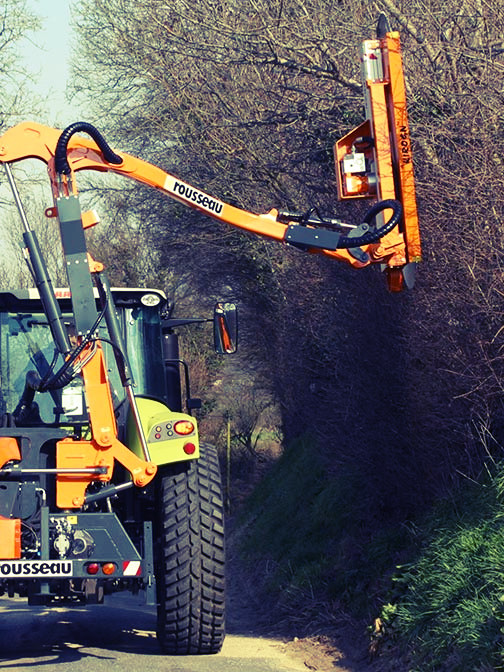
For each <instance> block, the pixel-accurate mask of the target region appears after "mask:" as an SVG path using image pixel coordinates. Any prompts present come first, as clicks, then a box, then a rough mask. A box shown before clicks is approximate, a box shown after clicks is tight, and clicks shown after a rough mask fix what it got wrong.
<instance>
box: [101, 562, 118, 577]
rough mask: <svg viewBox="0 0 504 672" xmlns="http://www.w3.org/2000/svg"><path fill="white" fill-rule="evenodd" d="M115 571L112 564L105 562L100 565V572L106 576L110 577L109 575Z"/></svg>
mask: <svg viewBox="0 0 504 672" xmlns="http://www.w3.org/2000/svg"><path fill="white" fill-rule="evenodd" d="M115 570H116V566H115V564H114V563H113V562H105V563H103V565H102V572H103V573H104V574H106V575H107V576H110V574H113V573H114V572H115Z"/></svg>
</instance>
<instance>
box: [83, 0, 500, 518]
mask: <svg viewBox="0 0 504 672" xmlns="http://www.w3.org/2000/svg"><path fill="white" fill-rule="evenodd" d="M381 10H384V11H386V12H387V14H388V16H389V19H390V22H391V25H392V28H393V29H398V30H400V32H401V36H402V43H403V53H404V60H405V67H406V79H407V89H408V95H409V109H410V121H411V127H412V135H413V144H414V157H415V166H416V176H417V193H418V201H419V210H420V219H421V228H422V232H423V241H424V257H425V260H426V263H425V266H424V267H423V268H422V269H421V271H420V275H419V282H418V284H417V288H416V289H415V290H414V293H413V294H412V295H411V297H404V298H397V297H396V298H395V299H391V298H390V297H388V296H386V294H385V292H384V291H383V290H382V289H381V285H380V284H379V283H380V280H379V279H378V278H377V277H376V276H375V275H374V274H370V273H367V272H362V273H361V274H358V273H356V272H354V271H349V272H347V270H346V269H341V268H335V267H334V265H330V262H328V261H326V260H319V259H313V258H310V259H306V258H305V257H301V256H299V255H297V253H289V252H288V251H285V250H282V249H280V248H278V247H276V248H275V247H274V246H272V245H270V244H268V243H264V242H261V241H257V240H252V239H249V238H247V237H244V236H241V235H234V234H233V233H230V232H227V231H225V230H224V229H223V228H222V227H218V226H216V225H215V224H213V223H212V224H208V223H207V221H206V220H203V219H201V217H200V216H198V215H195V214H193V213H192V212H189V211H185V210H182V209H181V206H178V205H175V206H172V205H167V201H166V200H162V199H161V197H159V198H158V197H152V196H151V195H149V196H146V194H145V193H144V192H143V191H142V192H140V191H135V192H134V193H133V194H130V195H129V197H128V199H127V200H124V201H123V204H124V207H125V208H128V209H129V208H132V209H134V211H135V212H136V213H137V214H138V217H139V221H140V222H141V227H142V229H141V230H142V231H143V233H144V234H145V240H146V241H148V242H149V244H151V245H152V246H153V247H156V248H157V249H159V250H160V253H161V257H160V258H161V259H163V260H168V259H173V262H174V264H175V265H178V266H179V268H181V267H184V269H185V270H187V269H188V268H191V269H197V268H198V269H200V270H198V271H196V272H195V281H194V282H195V286H197V287H204V286H211V283H214V284H217V285H218V284H219V283H220V284H222V283H223V278H225V281H226V282H227V283H230V284H232V286H233V288H234V289H235V291H237V292H239V293H240V294H241V295H242V296H243V297H244V299H246V301H247V302H248V305H249V306H253V308H254V329H255V333H256V342H257V346H258V347H259V348H260V350H261V353H262V357H263V358H264V359H265V360H266V361H267V362H268V363H269V369H268V371H269V374H270V375H271V377H272V379H273V381H274V385H275V387H276V390H277V393H278V395H279V398H280V400H281V403H282V409H283V413H284V424H285V427H286V430H287V435H288V436H292V435H294V434H296V433H299V432H300V431H305V430H306V429H307V428H309V430H310V431H311V432H312V433H313V434H316V435H317V437H318V438H319V440H320V442H321V444H322V445H324V446H326V447H327V450H328V452H329V453H331V455H334V458H333V459H334V460H335V461H337V462H338V463H345V462H351V461H354V460H356V459H358V460H360V463H361V464H362V465H363V467H362V468H363V470H364V471H365V472H366V473H367V474H368V477H369V481H370V482H371V483H373V487H374V492H375V493H377V495H376V496H377V500H378V501H380V507H382V505H383V508H387V505H386V504H385V503H384V502H386V501H387V500H390V499H391V498H395V500H396V503H397V501H402V502H403V503H404V506H406V507H408V506H410V507H414V506H416V505H417V504H419V503H421V502H422V501H423V499H424V497H426V496H430V495H431V494H432V492H434V491H435V490H436V489H437V488H439V487H440V484H443V483H446V481H449V480H450V479H451V478H452V477H454V476H455V475H456V474H457V473H458V472H459V471H464V472H466V473H469V472H471V473H473V472H474V471H477V469H478V466H479V465H481V460H482V459H484V454H483V452H480V453H478V448H477V445H476V443H475V442H474V441H473V438H474V437H473V431H472V428H473V427H474V423H473V419H475V418H478V417H485V418H488V417H491V419H492V420H491V422H492V423H493V426H492V428H491V429H492V431H493V435H494V436H495V437H496V440H497V442H496V443H495V444H493V445H494V447H495V446H497V445H498V442H499V441H501V440H502V437H503V436H504V406H503V403H502V384H501V381H502V379H503V373H504V371H503V364H504V360H503V354H502V348H503V341H502V339H503V337H504V330H503V329H502V318H503V312H504V311H503V309H502V296H503V295H504V287H503V286H502V279H503V277H504V275H503V269H502V253H503V242H504V238H503V224H504V212H503V203H504V201H503V200H502V199H501V198H500V194H501V193H502V187H503V180H504V164H503V162H502V156H503V155H504V146H503V145H504V136H503V133H502V127H503V113H502V86H501V83H502V75H503V68H504V45H503V41H502V35H503V29H504V8H503V7H502V4H501V3H493V4H492V3H489V2H484V1H483V0H476V2H469V1H468V0H462V2H460V1H457V2H455V0H449V1H448V2H445V3H440V2H436V1H433V2H425V1H424V0H376V2H375V3H371V4H370V3H367V4H363V3H360V2H357V0H350V1H349V2H341V3H340V2H338V3H328V2H324V1H322V0H278V1H277V2H271V1H269V2H266V0H246V1H245V2H238V1H237V0H235V1H233V0H229V1H224V0H213V1H212V2H210V0H208V1H202V2H198V3H190V2H189V1H186V0H177V1H176V2H170V3H168V2H165V1H164V0H146V1H145V2H142V3H137V2H133V0H107V2H105V0H85V2H83V3H82V5H81V9H80V10H79V13H78V15H77V16H76V21H77V25H78V27H79V29H80V31H81V34H82V36H83V38H84V39H83V40H82V43H83V44H85V45H87V46H86V49H87V52H86V51H84V52H82V53H81V54H80V56H79V58H80V60H79V61H78V62H77V61H76V68H77V74H78V75H79V74H80V81H79V82H78V84H79V87H80V88H81V90H82V91H83V92H85V93H86V95H92V96H93V100H94V101H95V103H96V107H95V112H94V114H95V117H96V118H100V120H103V121H104V123H105V126H106V127H107V130H110V132H111V134H112V137H115V138H117V139H120V143H121V146H123V147H126V148H127V147H129V148H130V149H133V150H135V151H136V152H138V153H141V154H142V155H144V156H146V157H147V158H151V159H153V160H154V161H156V163H158V164H160V165H162V166H165V167H166V168H168V169H170V170H171V171H172V172H175V173H177V174H180V175H181V177H186V178H187V179H188V181H190V182H191V183H194V184H196V185H200V186H201V187H202V188H205V189H206V190H207V191H210V193H214V194H216V195H219V196H220V197H222V198H224V199H225V200H228V201H234V202H236V203H238V204H240V205H245V206H247V207H248V208H250V209H257V210H260V211H264V209H265V208H269V207H270V206H271V205H279V206H289V207H290V206H292V205H294V206H295V207H297V208H300V209H302V208H307V207H308V206H310V205H315V204H318V205H321V206H322V208H323V209H325V210H326V211H327V210H334V209H335V200H336V193H335V186H334V179H333V166H332V156H331V145H332V143H333V141H334V140H335V139H336V138H337V137H339V136H341V135H342V134H343V133H345V132H346V131H347V130H349V129H350V128H352V127H353V126H355V125H356V124H357V123H359V122H360V121H361V120H362V114H361V105H362V104H361V91H360V83H359V59H358V55H357V49H358V44H359V42H360V40H361V39H362V38H366V37H371V36H372V35H373V33H374V25H375V21H376V16H377V14H378V12H379V11H381ZM352 212H353V213H354V214H353V216H358V215H355V212H358V207H357V206H353V207H352ZM217 268H218V269H219V270H220V271H222V272H221V273H219V274H218V279H216V276H217V272H216V269H217ZM222 269H224V270H222ZM384 381H385V382H384ZM468 445H471V446H473V452H471V454H469V453H468V451H467V450H466V446H468ZM382 446H386V450H381V449H380V448H381V447H382ZM331 451H333V452H331ZM410 486H411V487H410ZM370 491H371V490H370ZM401 498H402V499H401ZM389 508H390V510H395V509H394V506H393V505H390V507H389Z"/></svg>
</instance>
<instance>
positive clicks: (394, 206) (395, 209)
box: [338, 199, 403, 248]
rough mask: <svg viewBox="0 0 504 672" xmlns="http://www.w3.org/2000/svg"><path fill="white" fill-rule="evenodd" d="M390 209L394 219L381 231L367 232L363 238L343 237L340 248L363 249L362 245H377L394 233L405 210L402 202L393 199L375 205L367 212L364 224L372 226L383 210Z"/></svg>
mask: <svg viewBox="0 0 504 672" xmlns="http://www.w3.org/2000/svg"><path fill="white" fill-rule="evenodd" d="M387 209H390V210H392V217H391V218H390V219H389V220H388V222H386V224H384V225H383V226H382V227H380V228H379V229H373V230H371V231H367V232H366V233H364V234H363V235H362V236H355V238H352V237H351V236H341V238H340V239H339V241H338V248H350V247H362V245H370V244H371V243H376V242H377V241H378V240H380V238H383V236H385V235H386V234H387V233H389V232H390V231H392V229H393V228H394V226H396V224H398V222H399V220H400V219H401V217H402V213H403V208H402V205H401V203H400V201H396V200H393V199H387V200H385V201H379V202H378V203H375V204H374V205H373V206H372V207H371V208H369V210H368V211H367V212H366V214H365V216H364V219H363V223H364V224H370V223H371V222H372V221H373V219H374V218H375V217H376V215H378V214H379V213H380V212H382V211H383V210H387Z"/></svg>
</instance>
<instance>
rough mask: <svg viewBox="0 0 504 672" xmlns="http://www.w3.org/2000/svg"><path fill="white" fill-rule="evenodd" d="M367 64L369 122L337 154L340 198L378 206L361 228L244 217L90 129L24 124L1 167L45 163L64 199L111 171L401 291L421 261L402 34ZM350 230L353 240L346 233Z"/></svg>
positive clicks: (391, 36) (371, 49) (6, 142)
mask: <svg viewBox="0 0 504 672" xmlns="http://www.w3.org/2000/svg"><path fill="white" fill-rule="evenodd" d="M363 63H364V67H363V78H364V85H365V89H366V109H367V119H366V121H365V122H364V123H363V124H361V125H360V126H359V127H358V128H357V129H355V130H354V131H352V132H351V133H349V134H348V135H346V136H345V137H344V138H342V139H341V140H340V141H339V142H338V143H337V144H336V148H335V153H336V173H337V182H338V190H339V196H340V198H355V197H358V198H362V197H373V198H375V199H377V200H378V203H377V204H376V205H375V206H374V208H371V210H370V211H369V212H368V213H367V215H366V216H365V217H364V222H363V223H362V224H361V225H360V226H357V227H353V226H351V225H348V224H344V223H343V222H341V221H339V220H336V219H332V218H331V219H329V218H324V217H322V218H319V217H313V216H311V217H310V216H308V215H306V216H305V215H299V214H295V213H287V212H281V211H279V210H277V209H272V210H270V211H269V212H267V213H265V214H259V215H258V214H254V213H252V212H248V211H247V210H242V209H240V208H237V207H235V206H232V205H230V204H228V203H225V202H224V201H222V200H220V199H218V198H216V197H214V196H211V195H210V194H207V193H205V192H204V191H202V190H200V189H198V188H196V187H193V186H192V185H190V184H188V183H187V182H184V181H182V180H181V179H179V178H177V177H175V176H174V175H171V174H169V173H167V172H165V171H164V170H162V169H161V168H158V167H157V166H154V165H152V164H150V163H147V162H146V161H143V160H141V159H139V158H136V157H133V156H130V155H128V154H125V153H123V152H118V153H116V152H115V151H113V150H112V149H110V147H108V145H107V144H106V142H105V141H104V140H103V138H101V136H100V135H99V133H98V132H97V131H96V129H94V127H91V126H90V125H89V124H84V123H77V124H73V125H72V126H71V127H68V129H66V130H65V131H64V132H63V133H62V132H61V131H60V130H57V129H53V128H49V127H46V126H43V125H40V124H36V123H30V122H25V123H23V124H19V125H18V126H15V127H13V128H11V129H9V130H8V131H7V132H6V133H5V134H4V135H3V136H1V137H0V162H2V163H12V162H15V161H20V160H22V159H26V158H36V159H40V160H42V161H44V162H45V163H47V164H48V166H49V174H50V177H51V182H52V186H53V192H54V196H55V198H56V199H58V198H59V197H61V196H62V195H72V194H74V195H75V194H76V193H77V189H76V186H75V184H76V183H75V175H74V173H76V172H77V171H80V170H96V171H111V172H114V173H117V174H119V175H123V176H125V177H129V178H132V179H134V180H137V181H138V182H141V183H143V184H146V185H149V186H151V187H154V188H155V189H158V190H160V191H162V192H164V193H165V194H167V195H168V196H170V197H171V198H174V199H176V200H177V201H180V202H181V203H184V204H185V205H187V206H189V207H191V208H194V209H196V210H199V211H201V212H202V213H204V214H206V215H209V216H210V217H213V218H215V219H218V220H219V221H222V222H226V223H227V224H230V225H232V226H235V227H238V228H240V229H243V230H245V231H249V232H252V233H255V234H258V235H261V236H266V237H268V238H271V239H274V240H278V241H281V242H285V243H288V244H291V245H294V246H296V247H298V248H300V249H303V250H306V251H309V252H317V253H321V254H324V255H326V256H329V257H332V258H335V259H338V260H340V261H344V262H345V263H347V264H350V265H351V266H353V267H355V268H362V267H364V266H368V265H369V264H373V263H380V264H384V265H385V266H386V268H387V269H388V270H389V272H390V277H391V278H392V281H391V282H390V287H391V289H393V290H396V291H397V290H399V289H401V288H402V286H403V282H402V280H403V269H405V267H406V266H407V265H410V264H411V262H413V263H414V262H417V261H419V260H420V238H419V230H418V218H417V211H416V199H415V187H414V177H413V165H412V158H411V147H410V142H409V131H408V121H407V111H406V99H405V88H404V77H403V71H402V59H401V54H400V46H399V36H398V34H397V33H390V32H388V33H386V35H385V36H384V37H383V38H381V39H378V40H368V41H366V42H364V46H363ZM370 64H371V65H370ZM88 129H92V131H94V132H95V133H96V134H97V135H98V136H99V140H98V142H97V141H96V138H95V137H93V139H87V138H84V137H82V136H80V135H77V134H76V133H77V132H78V131H81V130H84V131H86V132H88V133H89V130H88ZM90 134H91V135H93V133H92V132H91V133H90ZM63 136H64V137H63ZM62 139H63V140H64V142H62ZM390 213H392V214H390ZM53 214H57V213H56V212H53ZM345 227H347V228H348V229H349V230H350V231H348V230H347V231H346V233H344V231H345Z"/></svg>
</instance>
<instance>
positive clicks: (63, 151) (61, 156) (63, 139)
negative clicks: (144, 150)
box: [54, 121, 123, 175]
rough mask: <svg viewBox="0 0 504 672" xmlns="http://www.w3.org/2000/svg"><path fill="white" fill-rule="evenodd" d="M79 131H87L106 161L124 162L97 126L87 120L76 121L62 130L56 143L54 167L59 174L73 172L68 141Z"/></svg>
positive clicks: (116, 163)
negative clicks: (68, 153) (68, 157)
mask: <svg viewBox="0 0 504 672" xmlns="http://www.w3.org/2000/svg"><path fill="white" fill-rule="evenodd" d="M79 131H82V132H84V133H87V134H88V135H90V136H91V137H92V138H93V140H94V141H95V142H96V144H97V145H98V147H99V149H100V151H101V152H102V154H103V158H104V159H105V161H107V162H108V163H113V164H115V165H118V164H120V163H122V162H123V160H122V158H121V157H120V156H119V155H118V154H116V153H115V152H114V151H113V150H112V149H111V147H110V145H109V144H108V143H107V141H106V140H105V138H104V137H103V135H102V134H101V133H100V131H99V130H98V129H97V128H95V127H94V126H93V125H92V124H89V123H87V122H86V121H76V122H75V123H73V124H70V126H67V127H66V128H65V130H64V131H62V132H61V135H60V137H59V139H58V143H57V145H56V151H55V153H54V167H55V169H56V172H57V173H58V174H59V175H69V174H70V172H71V170H70V164H69V163H68V159H67V152H68V143H69V141H70V138H71V137H72V135H74V133H78V132H79Z"/></svg>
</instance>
